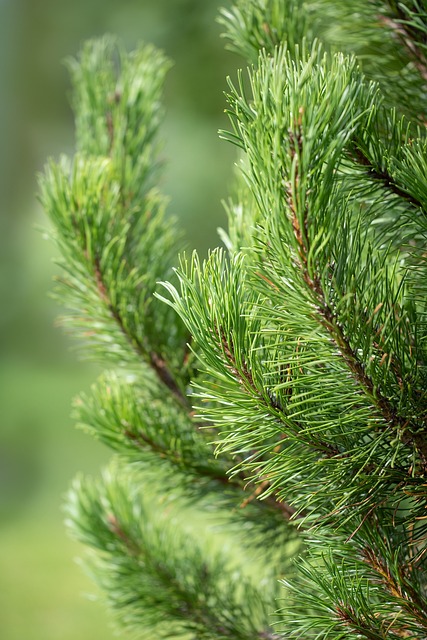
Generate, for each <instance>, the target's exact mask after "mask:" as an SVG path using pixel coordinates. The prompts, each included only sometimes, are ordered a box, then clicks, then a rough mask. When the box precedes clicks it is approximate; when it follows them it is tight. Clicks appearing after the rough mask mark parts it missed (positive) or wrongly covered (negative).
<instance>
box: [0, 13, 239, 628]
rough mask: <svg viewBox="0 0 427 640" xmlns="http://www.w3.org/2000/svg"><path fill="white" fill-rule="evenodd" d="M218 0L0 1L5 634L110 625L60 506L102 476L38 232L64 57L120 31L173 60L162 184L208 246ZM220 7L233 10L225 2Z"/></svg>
mask: <svg viewBox="0 0 427 640" xmlns="http://www.w3.org/2000/svg"><path fill="white" fill-rule="evenodd" d="M220 2H221V0H73V1H72V2H70V0H0V142H1V144H0V300H1V306H0V343H1V346H0V638H1V640H22V639H23V638H28V639H29V640H42V639H43V640H54V639H55V640H59V639H61V640H71V639H73V640H75V639H76V638H82V639H91V640H99V639H100V638H103V640H108V639H109V638H112V637H114V636H113V631H112V629H111V626H110V625H109V622H108V617H107V615H106V614H105V612H104V610H103V608H102V606H101V605H100V604H99V603H93V602H91V601H90V596H88V595H87V594H92V593H95V590H94V587H93V585H92V583H91V582H90V580H89V578H87V577H86V576H85V575H84V573H83V572H82V570H81V568H80V567H78V566H77V564H76V562H75V557H76V556H78V555H79V551H80V549H79V547H78V545H77V544H76V543H74V542H72V541H71V540H70V539H69V538H68V537H67V534H66V532H65V529H64V526H63V522H62V520H63V517H62V513H61V503H62V501H63V496H64V494H65V492H66V490H67V487H68V485H69V483H70V480H71V479H72V477H73V475H74V474H75V473H76V472H77V471H84V472H89V473H94V474H96V473H97V471H98V469H99V468H100V467H101V466H102V464H103V463H104V462H106V460H107V459H108V457H109V452H108V451H107V450H104V449H103V448H102V445H100V444H98V443H95V442H92V441H91V440H90V439H89V437H88V436H86V435H84V434H83V433H81V432H79V431H77V430H76V429H75V428H74V427H73V424H72V420H71V418H70V405H71V401H72V398H73V396H74V395H76V394H77V393H78V392H79V391H80V390H83V389H87V388H88V386H89V385H90V383H91V382H92V381H93V380H94V379H95V378H96V375H97V373H98V371H97V368H96V366H94V365H92V366H90V365H88V364H87V363H81V362H78V360H77V357H76V355H75V354H74V353H73V351H72V350H71V345H72V343H71V341H70V339H69V338H67V337H66V336H64V335H63V334H62V332H61V331H60V330H59V329H57V328H55V327H54V322H55V317H56V316H57V315H58V313H59V312H60V309H58V308H57V306H56V303H55V302H53V301H52V300H51V299H50V298H49V297H48V295H47V294H48V291H49V290H50V289H51V278H52V275H53V274H54V273H55V271H56V269H55V266H54V264H53V259H54V257H55V254H54V250H53V248H52V246H51V245H50V244H49V242H48V241H46V239H45V237H44V234H43V233H40V232H39V231H37V230H36V227H46V226H47V221H46V219H45V218H44V215H43V212H42V211H41V209H40V206H39V205H38V203H37V180H36V175H37V173H38V172H40V171H42V169H43V165H44V163H45V161H46V159H47V157H49V156H53V157H55V156H58V155H59V153H62V152H66V153H69V154H71V153H72V152H73V119H72V113H71V111H70V108H69V105H68V99H67V94H68V93H69V80H68V76H67V72H66V69H65V68H64V66H63V64H62V63H61V61H62V60H63V59H64V58H65V57H67V56H70V55H75V54H76V53H77V52H78V50H79V48H80V46H81V44H82V42H83V41H84V40H85V39H86V38H89V37H93V36H97V35H101V34H103V33H105V32H110V33H116V34H118V35H119V36H120V37H121V38H122V40H123V41H124V42H125V44H126V46H127V47H128V48H132V47H133V46H134V45H135V44H136V43H137V42H138V41H140V40H145V41H151V42H154V43H155V44H156V45H158V46H159V47H161V48H162V49H163V50H165V51H166V53H167V54H168V55H169V57H171V58H172V59H173V60H174V62H175V66H174V67H173V69H172V71H171V72H170V73H169V77H168V81H167V85H166V88H165V103H166V107H167V115H166V119H165V123H164V127H163V137H164V140H165V155H166V157H167V158H168V165H167V166H166V170H165V176H164V181H163V190H164V191H165V192H166V193H167V194H169V195H170V197H171V205H170V211H171V212H172V213H173V214H175V215H177V216H179V218H180V219H181V220H182V226H183V228H184V230H185V232H186V236H187V244H188V246H189V247H196V248H198V249H199V250H200V251H202V252H206V251H207V249H208V247H213V246H215V245H216V244H217V243H218V239H217V234H216V228H217V226H218V225H220V226H222V225H224V224H225V215H224V212H223V209H222V206H221V204H220V200H221V198H223V197H226V196H227V193H228V192H229V190H230V187H231V185H232V181H233V177H232V176H233V161H234V158H235V151H234V150H233V149H232V148H231V147H230V146H229V145H228V144H227V143H225V142H222V141H220V140H219V138H218V135H217V130H218V129H219V128H222V127H225V126H227V120H226V118H225V115H224V107H225V100H224V96H223V91H224V90H226V82H225V77H226V75H227V74H231V75H233V74H234V70H235V68H236V66H237V65H238V63H239V61H238V60H236V59H235V58H234V56H232V55H231V54H229V53H226V52H225V51H224V42H223V41H221V39H220V37H219V35H220V27H219V26H218V25H217V24H216V22H215V18H216V16H217V13H218V8H219V6H220ZM221 4H222V5H227V2H222V3H221Z"/></svg>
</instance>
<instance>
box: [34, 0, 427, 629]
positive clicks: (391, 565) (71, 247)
mask: <svg viewBox="0 0 427 640" xmlns="http://www.w3.org/2000/svg"><path fill="white" fill-rule="evenodd" d="M220 21H221V23H222V25H223V27H224V29H225V34H224V35H225V38H226V40H227V43H228V46H229V47H230V48H231V49H233V50H234V51H236V52H237V53H239V54H240V55H241V56H243V58H244V59H245V60H246V63H247V64H249V65H250V66H249V68H248V69H247V70H245V71H242V72H241V73H240V74H239V75H238V77H237V78H236V79H234V80H229V91H228V96H227V102H228V113H229V116H230V122H231V125H230V130H229V131H227V132H221V135H222V137H223V138H225V139H226V140H228V141H230V142H231V143H233V144H235V145H236V146H237V147H238V149H239V154H240V156H239V157H240V160H239V164H240V169H239V175H238V177H237V179H236V182H237V186H236V195H235V197H234V198H232V199H231V200H230V202H229V203H228V206H227V209H228V216H229V229H228V231H227V232H226V231H222V232H221V240H222V242H223V245H224V247H223V248H218V249H217V250H214V251H212V252H211V253H210V255H209V256H208V258H207V259H206V260H204V261H202V260H201V259H200V258H199V257H198V255H197V254H193V255H192V256H188V255H185V254H183V253H181V254H179V242H178V244H177V238H178V239H179V233H177V229H178V223H177V222H176V221H174V220H172V219H171V218H170V217H165V215H164V209H165V205H164V198H163V196H162V195H161V194H160V193H159V192H158V190H157V188H156V179H157V175H158V169H159V162H158V148H159V147H158V142H157V129H158V127H159V123H160V121H161V116H162V109H161V106H160V98H161V89H162V83H163V79H164V75H165V72H166V71H167V69H168V67H169V63H168V61H167V60H166V59H165V58H164V56H163V54H161V53H160V52H158V51H156V50H154V49H153V48H152V47H150V46H141V47H140V48H139V49H137V50H136V51H135V52H134V53H132V54H130V55H129V54H126V53H125V52H124V51H123V50H122V48H121V46H120V45H119V44H118V43H117V41H116V40H115V39H114V38H104V39H102V40H98V41H94V42H90V43H88V44H87V45H86V46H85V48H84V49H83V51H82V53H81V55H80V57H79V58H78V59H77V60H73V61H71V62H70V64H69V66H70V70H71V74H72V79H73V83H74V98H73V106H74V109H75V113H76V128H77V151H76V155H75V157H74V158H73V159H68V158H63V159H61V160H60V161H59V162H58V163H51V164H50V165H49V166H48V167H47V169H46V172H45V175H44V177H43V178H42V180H41V197H42V201H43V204H44V207H45V209H46V211H47V213H48V215H49V217H50V219H51V220H52V222H53V227H54V231H53V233H52V235H53V238H54V240H55V242H56V243H57V245H58V246H59V248H60V250H61V254H62V261H61V267H62V275H61V277H59V278H58V288H57V292H58V296H59V297H60V299H61V300H62V301H64V302H65V303H66V305H67V308H68V312H67V315H66V317H65V319H64V323H65V324H66V326H67V327H69V328H70V330H72V331H73V332H74V333H75V334H76V335H77V336H79V338H80V345H81V348H82V351H83V352H84V355H85V356H93V357H96V358H97V359H98V360H101V361H102V362H103V363H104V365H105V372H104V373H103V375H102V376H101V378H100V380H99V381H98V382H97V383H96V384H95V385H94V387H93V388H92V390H91V392H90V393H89V394H87V395H82V396H81V397H80V398H78V399H77V400H76V403H75V413H76V418H77V421H78V422H79V423H80V424H81V425H82V426H83V427H84V428H85V429H87V430H88V431H89V432H90V433H91V434H92V435H94V436H95V437H96V438H98V439H99V440H101V441H103V442H104V443H106V444H107V445H109V446H110V447H111V448H112V449H113V450H114V452H115V455H114V457H113V459H112V462H111V465H110V466H109V468H108V469H107V470H106V471H105V472H104V474H103V475H102V478H101V479H100V480H93V479H90V478H79V479H78V480H76V482H75V483H74V486H73V488H72V490H71V492H70V496H69V501H68V506H67V513H68V521H69V525H70V527H71V529H72V531H73V532H74V534H75V535H76V536H77V537H78V538H79V539H81V540H82V541H83V542H84V543H86V544H87V545H88V546H89V548H91V549H92V552H91V553H90V555H89V559H88V562H89V563H90V566H91V569H92V571H93V575H94V577H95V579H96V580H97V581H98V582H99V584H100V585H101V587H102V590H103V593H104V594H105V599H106V601H107V602H108V604H109V606H110V607H111V609H112V610H113V611H114V613H115V617H116V619H117V621H118V623H119V624H120V625H121V627H123V628H124V629H125V630H128V631H131V632H133V633H134V635H135V637H138V638H147V639H148V638H153V637H163V638H178V637H183V638H194V639H196V638H197V639H199V638H206V639H207V640H225V639H233V640H234V639H240V638H241V639H244V640H246V639H247V640H249V639H251V640H256V639H258V640H264V639H274V640H280V639H281V638H301V639H306V638H307V639H308V638H319V639H320V638H322V639H323V638H324V639H331V640H338V639H339V638H355V639H356V638H368V639H372V640H381V639H396V640H397V639H399V638H413V639H417V640H423V639H425V638H426V637H427V574H426V558H427V554H426V549H427V546H426V544H427V540H426V536H427V512H426V506H427V503H426V498H427V396H426V393H427V391H426V389H427V387H426V383H427V367H426V364H427V305H426V300H427V297H426V294H427V284H426V283H427V263H426V256H427V252H426V239H427V181H426V175H427V138H426V134H425V123H426V118H427V113H426V105H427V95H426V90H427V5H426V3H425V2H424V1H421V0H404V2H394V0H393V1H392V0H355V1H354V2H351V3H343V2H340V1H338V0H336V1H334V0H313V1H310V0H306V1H305V0H236V3H235V5H234V6H233V7H232V8H231V9H227V10H223V11H222V12H221V17H220ZM190 187H191V185H189V188H190Z"/></svg>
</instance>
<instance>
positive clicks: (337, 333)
mask: <svg viewBox="0 0 427 640" xmlns="http://www.w3.org/2000/svg"><path fill="white" fill-rule="evenodd" d="M294 127H295V130H296V131H297V134H296V135H294V133H292V132H291V133H290V141H289V142H290V149H291V156H292V163H293V165H294V178H293V180H294V184H293V185H292V187H291V188H289V187H288V191H287V199H288V206H289V209H290V211H291V216H292V217H291V222H292V227H293V229H294V234H295V239H296V242H297V246H298V255H299V261H300V265H299V266H300V269H301V272H302V277H303V280H304V282H305V283H306V284H307V286H308V288H309V289H310V291H311V292H312V294H313V298H314V300H315V302H316V310H317V312H318V314H319V319H320V323H321V325H322V326H323V327H324V328H325V329H326V330H327V331H328V333H329V334H330V336H331V338H332V339H333V341H334V342H335V344H336V346H337V348H338V350H339V352H340V353H341V356H342V358H343V359H344V361H345V363H346V364H347V366H348V368H349V370H350V371H351V373H352V375H353V377H354V378H355V380H356V381H357V382H358V383H359V385H360V387H361V388H362V389H363V390H364V392H365V393H366V395H367V397H368V398H369V400H370V401H371V402H372V403H373V405H374V406H375V407H376V408H377V409H378V411H379V413H380V414H381V416H382V417H383V419H384V422H385V424H386V425H388V427H389V428H390V429H391V430H393V431H394V432H397V433H399V434H400V437H401V438H402V441H403V442H404V443H405V444H410V445H413V446H415V447H416V449H417V451H418V453H419V455H420V458H421V467H422V473H426V472H427V440H426V438H425V430H427V424H426V417H424V416H423V417H422V421H423V426H424V431H422V432H420V430H419V423H418V422H414V421H413V420H411V419H410V418H409V419H408V418H405V417H403V416H399V415H398V413H397V412H396V409H395V407H394V406H393V405H392V404H391V403H390V402H389V400H388V399H387V398H386V397H385V396H384V395H383V394H382V392H381V390H380V389H379V388H378V386H376V385H375V383H374V381H373V380H372V378H371V377H370V376H369V375H368V374H367V372H366V370H365V366H364V364H363V362H361V361H360V360H359V358H358V356H357V353H356V351H355V350H354V349H353V348H352V347H351V342H350V339H349V338H348V337H347V336H346V334H345V331H344V327H343V326H342V324H341V322H340V319H339V317H338V315H337V314H336V313H335V312H334V310H333V309H332V308H331V306H330V305H329V304H328V301H327V296H326V294H325V291H324V289H323V286H322V283H321V279H320V277H319V275H318V273H316V272H315V271H314V272H313V271H312V270H310V271H309V268H308V260H309V255H310V251H311V247H310V244H309V233H308V227H309V212H308V209H307V207H308V204H306V205H305V209H304V212H303V223H302V225H301V222H300V219H299V215H300V210H301V206H300V203H299V202H298V201H297V200H296V199H295V195H294V194H295V193H297V192H298V183H299V181H300V180H301V179H302V178H303V176H302V175H301V174H300V166H299V157H301V156H302V155H303V151H304V149H303V139H304V131H303V128H302V125H301V124H300V123H299V122H296V123H295V125H294ZM401 375H402V374H401Z"/></svg>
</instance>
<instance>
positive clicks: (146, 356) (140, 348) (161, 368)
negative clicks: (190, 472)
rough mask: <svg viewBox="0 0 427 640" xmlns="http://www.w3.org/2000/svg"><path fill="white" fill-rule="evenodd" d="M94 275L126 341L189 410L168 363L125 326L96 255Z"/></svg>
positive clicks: (186, 399) (184, 396)
mask: <svg viewBox="0 0 427 640" xmlns="http://www.w3.org/2000/svg"><path fill="white" fill-rule="evenodd" d="M94 276H95V282H96V286H97V289H98V292H99V296H100V298H101V300H102V301H103V302H104V303H105V305H106V306H107V308H108V310H109V312H110V314H111V316H112V318H113V319H114V320H115V322H116V324H117V326H118V327H119V329H120V331H121V333H122V334H123V336H124V337H125V339H126V341H127V342H128V343H129V344H130V345H131V347H132V348H133V350H134V351H135V352H136V354H137V355H138V357H141V358H142V359H143V360H145V362H147V363H148V364H149V365H150V367H151V368H152V370H153V371H154V372H155V374H156V376H157V378H158V379H159V380H160V382H161V383H163V384H164V385H165V386H166V387H167V388H168V389H169V390H170V391H171V392H172V394H173V396H174V398H175V399H176V400H177V401H178V402H179V404H180V405H181V406H182V407H183V408H185V409H186V410H188V409H189V402H188V398H187V396H186V395H184V393H183V392H182V391H181V389H180V387H179V385H178V383H177V382H176V380H175V378H174V376H173V375H172V373H171V372H170V371H169V369H168V368H167V365H166V363H165V361H164V360H163V358H162V357H161V356H160V355H159V354H158V353H156V352H154V351H151V352H148V351H147V349H146V348H145V347H144V345H143V344H142V343H141V341H140V340H139V339H138V337H137V336H135V335H133V334H131V333H130V331H129V330H128V329H127V327H126V326H125V324H124V321H123V318H122V316H121V315H120V312H119V311H118V309H117V308H116V307H115V306H114V305H113V303H112V302H111V298H110V296H109V293H108V289H107V287H106V285H105V283H104V280H103V276H102V272H101V265H100V260H99V258H98V257H95V259H94Z"/></svg>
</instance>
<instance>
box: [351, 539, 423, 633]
mask: <svg viewBox="0 0 427 640" xmlns="http://www.w3.org/2000/svg"><path fill="white" fill-rule="evenodd" d="M362 557H363V560H364V561H365V562H366V564H367V565H368V566H369V567H370V568H371V569H372V570H373V571H374V572H375V573H376V574H377V575H378V576H379V582H380V583H381V584H382V585H383V586H384V587H385V588H386V589H387V591H388V592H389V593H390V595H392V596H393V598H396V599H397V600H398V605H399V606H400V607H401V608H402V609H404V610H405V611H406V612H407V613H408V614H409V615H411V616H412V617H413V618H414V619H415V621H416V623H417V625H419V626H420V629H422V630H423V631H424V632H426V631H427V602H426V601H425V600H424V598H423V597H422V596H420V594H418V593H417V591H416V590H415V589H414V587H413V585H412V584H411V583H410V582H409V580H408V577H407V575H406V574H405V571H404V568H403V567H401V566H400V565H398V566H397V571H398V572H399V577H398V579H397V578H396V577H395V576H394V575H393V574H392V572H391V570H390V567H389V566H388V565H387V564H386V562H385V561H384V560H383V559H382V558H380V557H379V555H378V554H376V553H375V551H374V550H373V549H371V548H366V549H364V550H363V553H362Z"/></svg>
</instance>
